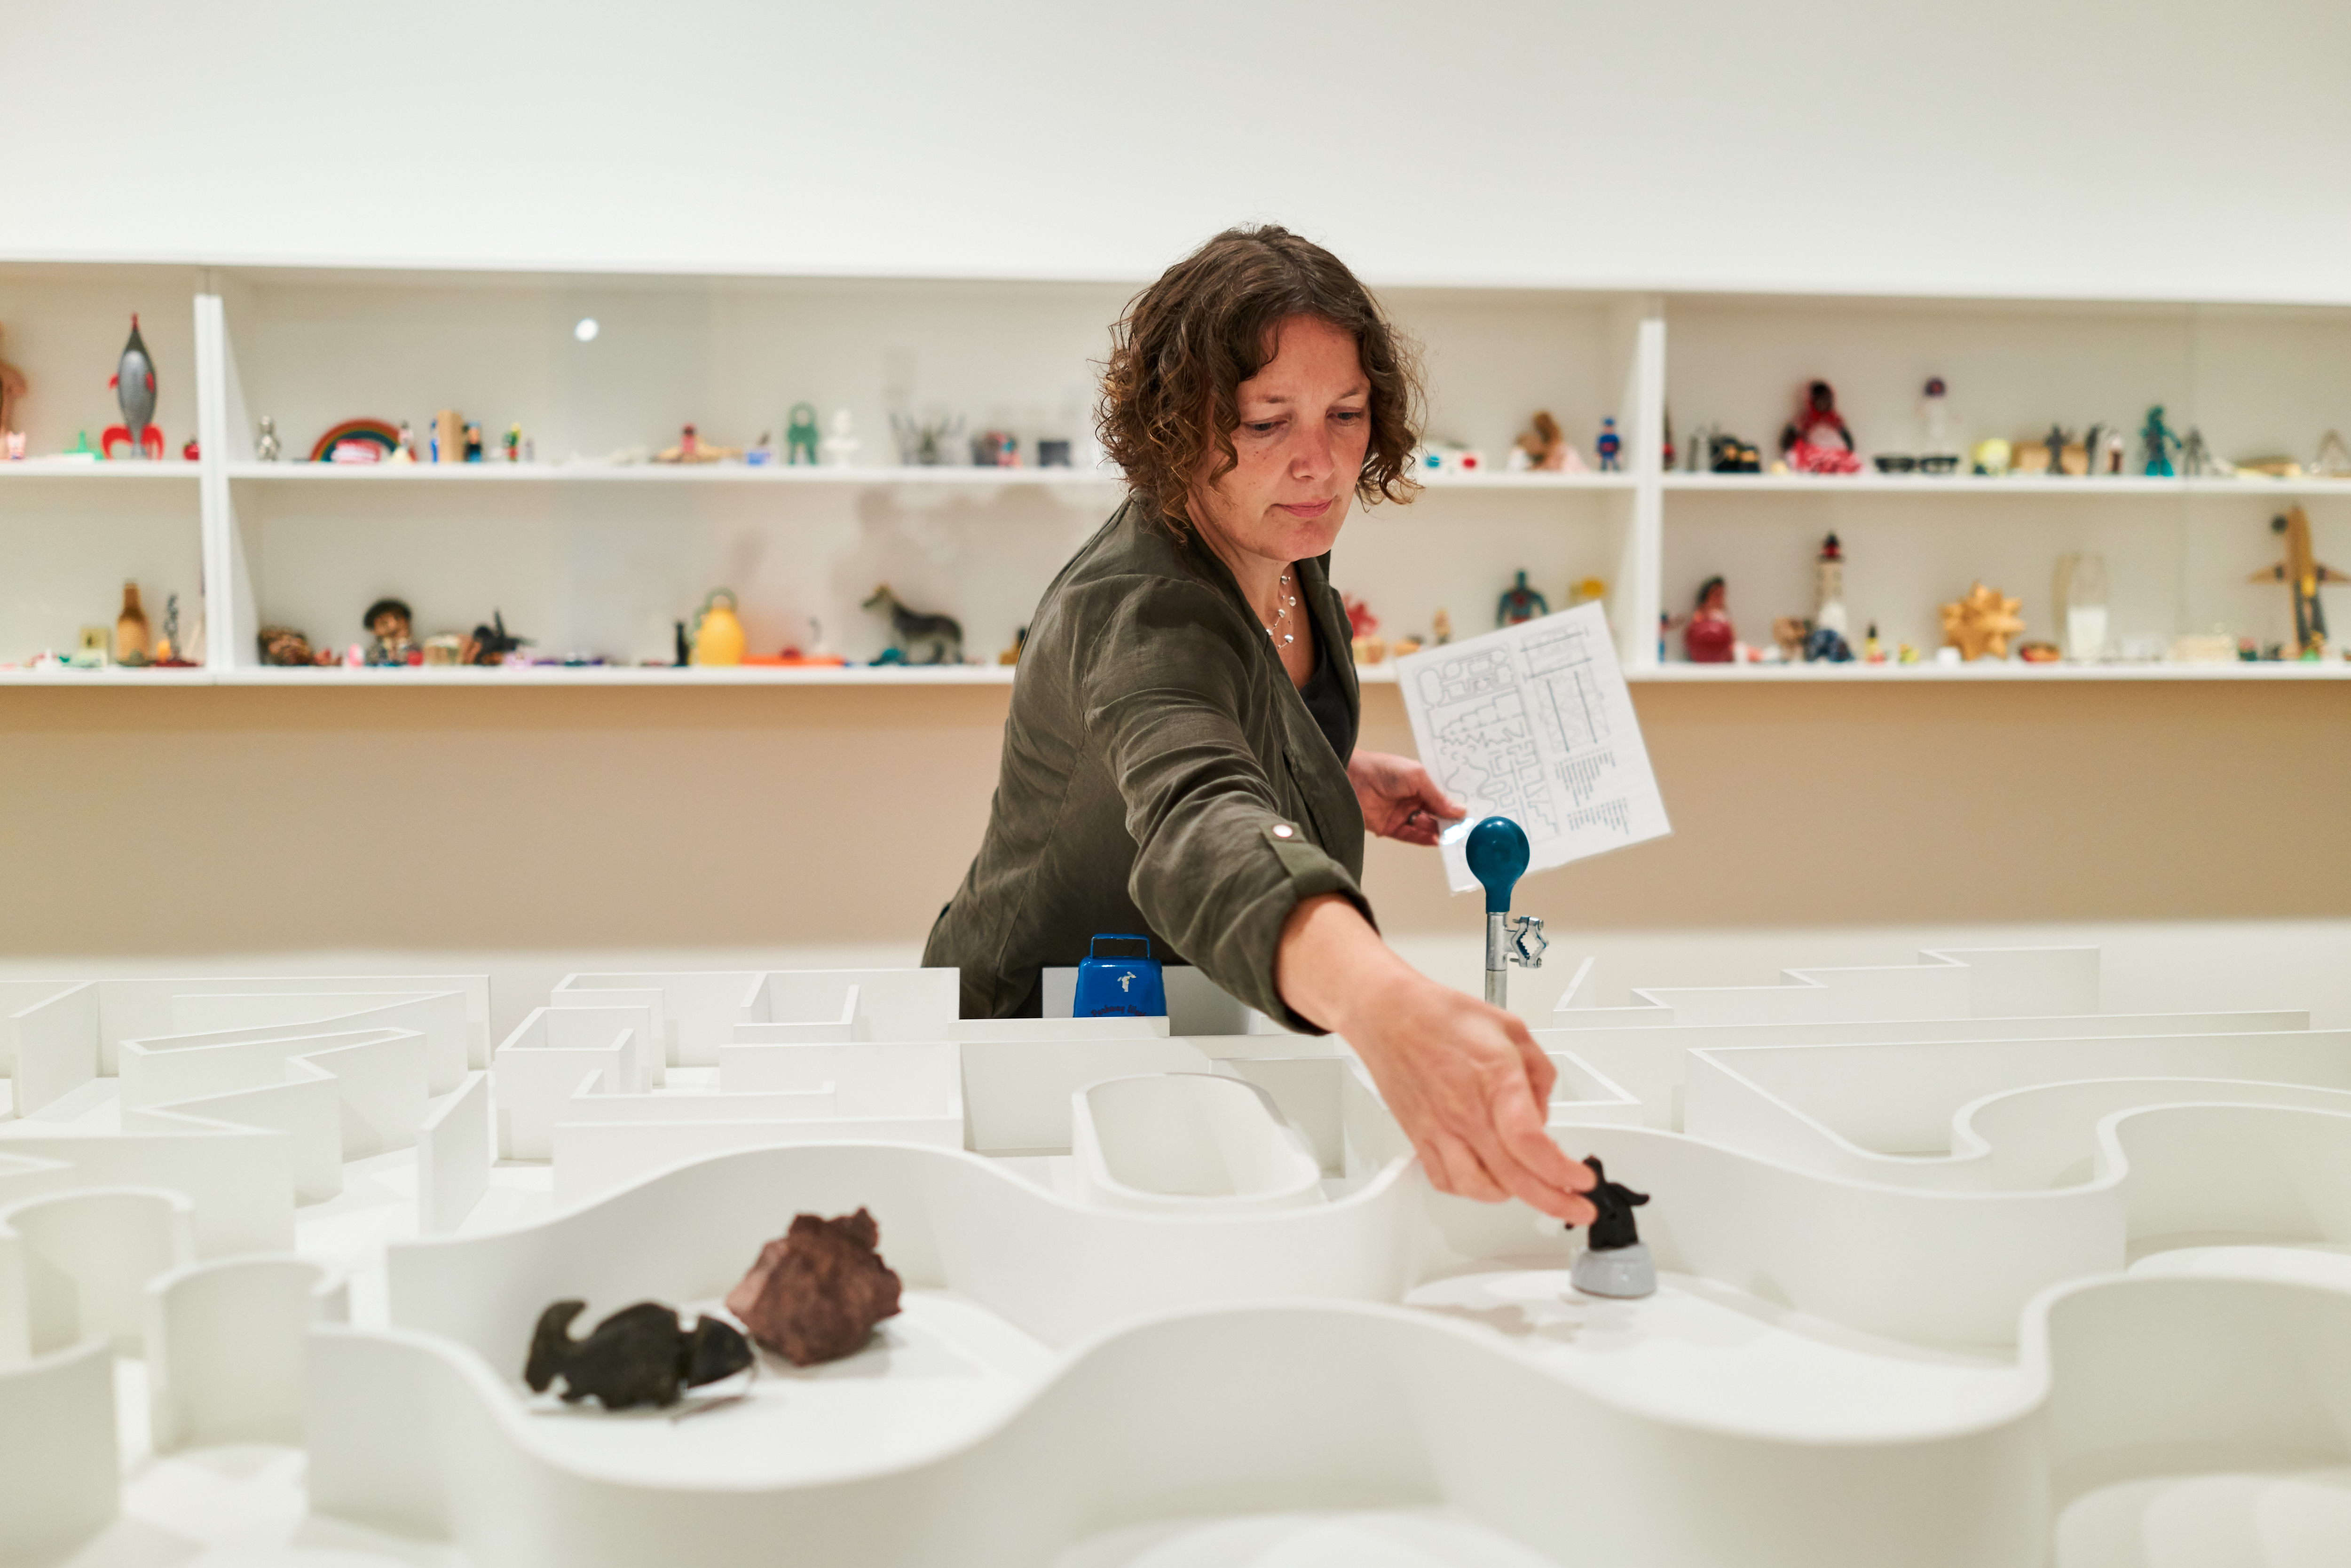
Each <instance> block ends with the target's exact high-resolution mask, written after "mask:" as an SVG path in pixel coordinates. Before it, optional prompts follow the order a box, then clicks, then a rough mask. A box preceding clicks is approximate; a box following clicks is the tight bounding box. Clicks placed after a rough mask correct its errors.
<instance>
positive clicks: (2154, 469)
mask: <svg viewBox="0 0 2351 1568" xmlns="http://www.w3.org/2000/svg"><path fill="white" fill-rule="evenodd" d="M2138 438H2139V440H2140V441H2141V442H2143V443H2144V444H2146V446H2147V477H2148V478H2150V479H2168V478H2170V477H2171V476H2173V475H2174V474H2176V473H2177V472H2178V470H2177V469H2175V468H2174V467H2172V465H2171V455H2172V454H2173V453H2174V452H2177V451H2179V437H2178V436H2177V435H2174V434H2172V433H2171V427H2170V426H2168V425H2167V424H2165V423H2163V405H2162V404H2161V403H2157V404H2156V405H2155V406H2154V407H2153V408H2150V409H2148V410H2147V423H2145V424H2143V425H2141V426H2140V427H2139V433H2138Z"/></svg>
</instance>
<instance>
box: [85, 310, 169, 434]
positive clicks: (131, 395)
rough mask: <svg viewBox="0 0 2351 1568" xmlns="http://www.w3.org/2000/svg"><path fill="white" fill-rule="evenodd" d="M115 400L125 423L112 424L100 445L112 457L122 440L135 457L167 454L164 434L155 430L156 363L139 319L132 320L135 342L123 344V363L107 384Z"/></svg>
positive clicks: (132, 338) (132, 318)
mask: <svg viewBox="0 0 2351 1568" xmlns="http://www.w3.org/2000/svg"><path fill="white" fill-rule="evenodd" d="M107 385H109V386H110V387H112V388H113V389H114V401H115V402H118V403H120V405H121V406H122V423H120V424H115V425H109V426H108V427H107V431H106V435H105V438H104V439H103V440H102V441H101V442H100V443H99V444H100V446H101V447H102V448H103V449H104V450H105V452H106V455H108V456H109V457H111V456H113V455H114V444H115V441H116V440H117V439H118V438H120V440H121V441H123V442H124V443H125V444H128V445H129V446H130V448H131V456H133V457H138V456H142V455H143V456H148V457H161V456H162V455H163V433H162V431H160V430H158V429H156V428H155V425H154V419H155V361H152V360H151V359H149V358H148V357H147V340H145V339H144V338H141V336H140V335H139V318H138V317H137V316H135V315H134V316H132V317H131V340H130V341H129V342H127V343H125V344H123V345H122V362H121V363H120V364H119V365H117V366H116V367H115V369H114V379H113V380H111V381H110V382H107Z"/></svg>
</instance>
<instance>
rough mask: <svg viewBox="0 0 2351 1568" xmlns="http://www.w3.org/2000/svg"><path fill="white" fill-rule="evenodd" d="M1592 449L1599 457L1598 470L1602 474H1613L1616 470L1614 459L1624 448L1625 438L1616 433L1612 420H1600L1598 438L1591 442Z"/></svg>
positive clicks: (1614, 423)
mask: <svg viewBox="0 0 2351 1568" xmlns="http://www.w3.org/2000/svg"><path fill="white" fill-rule="evenodd" d="M1592 450H1593V452H1594V453H1595V454H1597V455H1598V456H1599V458H1600V471H1601V472H1602V473H1603V474H1614V473H1615V472H1616V471H1617V462H1616V459H1617V456H1618V455H1619V454H1621V453H1622V452H1623V451H1624V450H1625V439H1624V437H1622V436H1620V435H1618V434H1616V422H1615V421H1614V420H1613V419H1604V420H1602V421H1601V422H1600V439H1599V440H1597V441H1595V442H1593V444H1592Z"/></svg>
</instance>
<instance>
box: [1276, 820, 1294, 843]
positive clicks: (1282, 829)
mask: <svg viewBox="0 0 2351 1568" xmlns="http://www.w3.org/2000/svg"><path fill="white" fill-rule="evenodd" d="M1273 836H1274V837H1275V838H1277V839H1286V838H1288V837H1289V836H1290V824H1289V823H1287V822H1283V823H1281V824H1280V825H1279V826H1277V827H1276V828H1275V829H1274V830H1273Z"/></svg>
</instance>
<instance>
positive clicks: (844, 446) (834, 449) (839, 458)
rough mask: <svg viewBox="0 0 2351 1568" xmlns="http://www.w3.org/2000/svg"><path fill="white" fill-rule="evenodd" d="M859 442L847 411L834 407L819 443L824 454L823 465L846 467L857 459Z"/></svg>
mask: <svg viewBox="0 0 2351 1568" xmlns="http://www.w3.org/2000/svg"><path fill="white" fill-rule="evenodd" d="M858 446H859V442H858V439H857V437H856V435H855V434H853V433H852V424H851V420H850V414H849V411H848V410H847V409H845V408H837V409H834V410H833V411H832V423H831V426H830V427H829V428H827V429H826V431H825V433H824V440H823V441H822V442H820V443H819V447H820V450H821V452H822V454H823V456H824V465H825V466H826V467H828V468H846V467H848V466H849V465H851V464H852V463H854V462H855V461H856V460H857V448H858Z"/></svg>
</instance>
